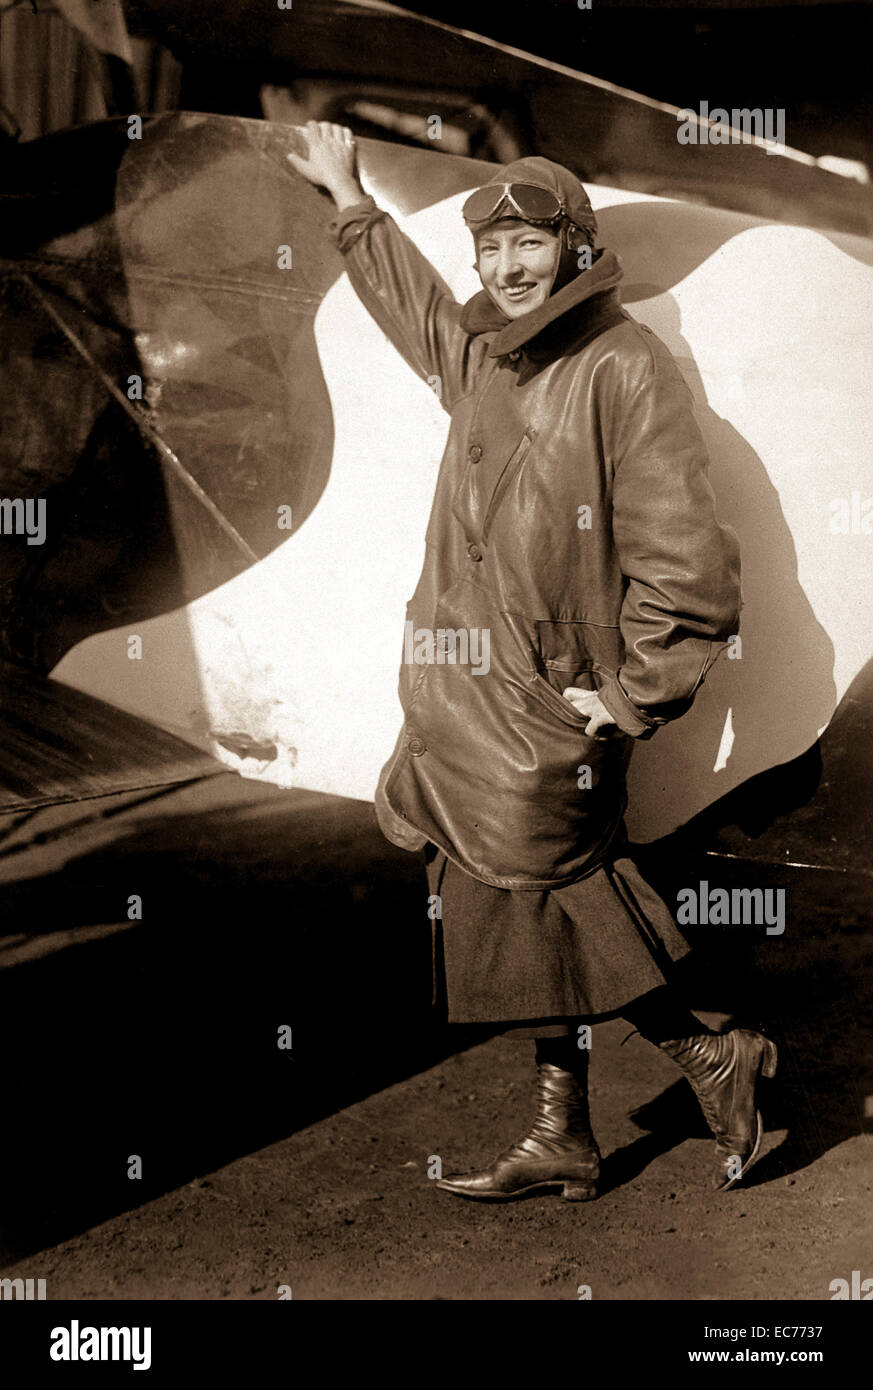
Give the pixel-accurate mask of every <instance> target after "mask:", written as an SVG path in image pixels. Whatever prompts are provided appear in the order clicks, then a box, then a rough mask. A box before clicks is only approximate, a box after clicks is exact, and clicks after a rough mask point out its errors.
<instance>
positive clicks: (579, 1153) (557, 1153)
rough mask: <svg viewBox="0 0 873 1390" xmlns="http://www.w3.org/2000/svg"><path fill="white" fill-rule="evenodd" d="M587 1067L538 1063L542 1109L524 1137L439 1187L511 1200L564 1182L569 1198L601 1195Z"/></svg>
mask: <svg viewBox="0 0 873 1390" xmlns="http://www.w3.org/2000/svg"><path fill="white" fill-rule="evenodd" d="M586 1074H587V1071H586V1067H585V1063H584V1062H582V1061H581V1060H580V1063H579V1067H578V1071H577V1074H574V1073H573V1072H568V1071H563V1070H562V1069H561V1068H560V1067H556V1066H552V1065H551V1064H550V1063H547V1062H540V1063H538V1064H537V1077H538V1090H537V1111H536V1117H535V1119H534V1122H533V1125H532V1126H531V1129H530V1132H529V1133H528V1134H527V1135H526V1136H525V1138H524V1139H522V1140H520V1141H519V1142H518V1143H517V1144H513V1145H512V1146H511V1147H510V1148H508V1149H504V1151H503V1152H502V1153H501V1154H499V1155H498V1157H497V1158H496V1159H495V1160H494V1162H493V1163H492V1164H491V1166H490V1168H483V1169H480V1170H479V1171H477V1172H473V1173H450V1174H448V1176H446V1177H444V1178H439V1179H438V1180H437V1184H436V1185H437V1187H441V1188H443V1190H444V1191H446V1192H454V1194H455V1195H456V1196H457V1197H474V1198H478V1199H479V1200H480V1201H492V1202H505V1201H507V1200H509V1199H510V1198H512V1197H519V1196H521V1194H522V1193H524V1192H532V1191H535V1190H536V1189H538V1188H551V1187H561V1188H562V1189H563V1191H562V1196H563V1197H564V1198H565V1200H566V1201H568V1202H588V1201H591V1200H592V1199H593V1198H594V1197H596V1196H597V1181H598V1178H599V1176H600V1152H599V1150H598V1148H597V1144H596V1143H595V1141H594V1136H593V1134H592V1133H591V1122H590V1119H589V1115H588V1093H587V1085H586Z"/></svg>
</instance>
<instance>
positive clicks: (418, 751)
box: [406, 738, 426, 758]
mask: <svg viewBox="0 0 873 1390" xmlns="http://www.w3.org/2000/svg"><path fill="white" fill-rule="evenodd" d="M406 747H407V748H408V749H409V751H410V753H411V754H412V756H413V758H420V757H421V755H422V753H424V752H425V751H426V745H425V743H424V741H423V740H422V739H420V738H411V739H410V740H409V742H408V743H407V745H406Z"/></svg>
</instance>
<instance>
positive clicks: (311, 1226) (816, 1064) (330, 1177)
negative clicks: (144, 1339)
mask: <svg viewBox="0 0 873 1390" xmlns="http://www.w3.org/2000/svg"><path fill="white" fill-rule="evenodd" d="M213 782H214V786H213V788H212V790H211V792H210V793H209V796H208V797H207V796H206V794H205V793H203V792H201V793H198V794H197V795H198V796H199V797H200V800H199V802H197V803H196V804H195V802H193V801H192V797H193V796H194V793H191V792H180V793H177V794H176V795H175V799H174V797H173V796H170V797H169V798H168V799H167V802H168V803H169V805H168V804H167V803H165V804H164V806H163V808H162V809H161V810H160V812H159V813H158V812H149V813H148V814H146V813H145V812H139V813H135V814H134V813H131V814H130V815H129V816H128V817H127V818H126V817H125V816H120V817H119V818H118V819H117V821H116V822H115V827H114V828H113V829H112V830H111V831H109V830H108V829H107V828H106V827H105V825H104V826H103V827H101V828H100V829H99V832H97V831H95V832H94V833H93V835H92V838H91V841H90V842H89V843H83V842H81V840H80V841H79V842H78V843H77V847H76V849H75V852H73V851H71V849H70V848H69V846H67V847H66V848H64V849H63V850H61V849H55V850H54V851H53V852H52V853H53V855H54V857H53V858H52V855H51V854H49V852H48V851H47V850H46V849H45V848H43V849H42V850H41V851H40V854H41V858H40V859H39V869H40V873H39V874H38V875H37V874H33V873H32V874H31V876H30V877H29V878H28V877H26V876H25V875H24V874H23V873H22V870H21V868H20V867H18V868H16V869H15V870H14V873H12V872H11V871H9V872H8V873H7V883H6V886H5V887H4V888H3V890H2V894H0V896H2V907H3V909H4V923H5V927H4V930H5V931H6V933H7V937H6V942H7V949H6V950H5V951H4V952H3V956H2V958H3V959H5V960H6V961H7V969H6V970H5V971H0V980H2V983H3V989H4V1017H5V1018H6V1020H7V1026H8V1029H9V1034H8V1036H9V1037H11V1038H12V1039H18V1040H19V1041H21V1042H22V1044H23V1045H22V1046H21V1047H19V1049H18V1052H17V1058H18V1068H17V1075H18V1076H19V1080H18V1083H17V1084H12V1085H11V1086H10V1087H8V1088H7V1097H6V1101H5V1107H6V1118H7V1120H11V1121H12V1124H11V1125H10V1127H9V1129H8V1131H7V1132H8V1134H10V1135H12V1136H13V1138H12V1143H11V1144H7V1145H6V1147H5V1149H4V1168H5V1181H4V1184H3V1190H4V1192H5V1202H4V1227H3V1235H4V1245H5V1266H4V1267H3V1269H2V1274H3V1276H4V1277H15V1276H21V1277H22V1278H44V1279H46V1282H47V1294H48V1297H49V1298H51V1299H98V1298H109V1299H139V1298H145V1299H164V1298H168V1299H276V1298H277V1297H279V1291H280V1289H282V1288H283V1287H284V1288H286V1289H287V1288H290V1289H291V1291H292V1296H293V1298H295V1299H316V1300H323V1299H331V1300H343V1299H407V1300H433V1299H444V1300H463V1299H480V1300H540V1299H547V1300H554V1299H577V1298H579V1296H580V1294H579V1289H580V1286H587V1287H588V1288H590V1290H591V1297H592V1298H594V1299H626V1300H633V1299H647V1300H648V1299H663V1298H666V1299H690V1300H700V1299H729V1300H732V1299H758V1300H773V1299H791V1300H793V1299H811V1300H825V1299H829V1298H830V1296H831V1294H830V1290H829V1285H830V1283H831V1281H832V1280H834V1279H838V1278H845V1279H849V1280H850V1279H851V1275H852V1271H853V1270H860V1271H861V1273H862V1277H866V1276H870V1275H873V1250H871V1245H873V1241H871V1234H870V1210H871V1186H873V1169H871V1164H870V1157H871V1140H870V1137H869V1128H870V1119H871V1114H873V1104H871V1099H870V1098H871V1095H873V1075H871V1050H873V1048H871V1041H870V1038H871V1032H870V1023H871V1017H870V1015H871V1001H870V989H869V980H870V975H871V965H873V960H871V957H873V921H871V917H870V908H869V896H870V894H869V889H868V888H867V887H865V886H863V885H862V886H861V887H859V886H858V884H857V883H856V884H855V885H854V886H853V885H852V884H850V882H849V880H848V879H847V878H846V877H845V876H843V875H836V874H834V875H830V876H828V875H827V874H825V875H815V876H814V877H813V878H811V879H809V880H807V881H805V886H804V889H803V892H802V893H800V894H795V897H794V900H793V901H792V898H791V897H790V896H789V900H788V901H789V913H788V919H787V927H786V932H785V934H784V936H783V937H781V938H775V937H773V938H763V937H762V939H761V940H760V942H759V943H758V947H757V950H758V968H759V970H760V971H761V972H762V978H763V981H764V986H763V988H762V990H761V991H760V992H759V995H758V996H757V1002H758V1004H759V1005H760V1003H761V998H762V997H763V998H766V1000H767V1001H768V1007H767V1009H766V1010H765V1013H766V1018H765V1019H764V1020H763V1021H764V1022H765V1024H766V1027H767V1030H768V1032H769V1033H770V1035H771V1036H772V1037H773V1038H774V1039H775V1040H776V1041H777V1044H778V1046H779V1049H780V1065H779V1072H778V1075H777V1078H776V1080H775V1081H774V1082H772V1083H769V1082H767V1083H764V1099H763V1106H764V1114H765V1121H766V1124H767V1128H768V1133H767V1138H766V1141H765V1145H764V1150H763V1155H762V1158H761V1159H760V1161H759V1162H758V1164H757V1165H756V1166H755V1168H754V1169H753V1170H752V1172H751V1173H750V1175H749V1177H748V1179H747V1180H746V1182H745V1184H744V1185H741V1186H739V1187H737V1188H736V1189H734V1190H733V1191H731V1192H729V1193H724V1194H719V1193H716V1192H714V1191H712V1190H711V1189H710V1186H709V1184H710V1180H711V1172H712V1149H713V1141H712V1139H711V1137H709V1135H708V1132H707V1130H706V1128H705V1126H704V1124H703V1122H702V1119H701V1117H700V1115H699V1112H698V1110H697V1107H696V1102H695V1101H694V1098H693V1096H692V1094H691V1091H690V1089H689V1087H688V1085H687V1083H686V1082H685V1081H684V1080H683V1079H682V1078H681V1074H680V1073H679V1072H678V1070H677V1069H676V1068H675V1066H674V1065H673V1063H671V1062H670V1060H669V1059H668V1058H667V1057H666V1056H664V1055H663V1054H662V1053H660V1052H658V1051H657V1049H655V1048H654V1047H652V1046H651V1045H650V1044H648V1043H646V1042H645V1041H644V1040H643V1039H642V1038H640V1037H639V1036H638V1035H633V1036H630V1037H628V1034H629V1033H630V1025H628V1024H626V1023H624V1022H622V1021H621V1020H613V1021H611V1022H607V1023H604V1024H600V1025H597V1026H596V1027H595V1029H594V1035H593V1045H592V1054H591V1093H592V1119H593V1124H594V1129H595V1132H596V1135H597V1138H598V1141H599V1143H600V1147H601V1149H602V1151H603V1153H604V1155H605V1156H606V1164H605V1187H606V1190H605V1192H604V1194H603V1195H602V1196H601V1197H600V1198H599V1199H598V1200H597V1201H595V1202H588V1203H580V1204H574V1203H566V1202H564V1201H562V1200H561V1199H560V1197H559V1196H555V1195H543V1194H536V1195H532V1196H530V1197H527V1198H524V1199H522V1200H519V1201H515V1202H512V1203H501V1204H480V1203H474V1202H469V1201H463V1200H460V1199H458V1198H455V1197H453V1196H452V1195H450V1194H449V1193H446V1192H443V1191H440V1190H439V1189H437V1188H436V1187H435V1185H434V1183H433V1182H432V1181H431V1179H430V1177H429V1176H428V1172H429V1169H430V1170H432V1169H433V1163H432V1161H431V1160H432V1157H433V1156H437V1157H439V1159H440V1160H441V1162H442V1165H443V1169H444V1171H446V1172H449V1171H452V1170H453V1169H455V1168H463V1167H466V1166H468V1165H472V1164H477V1163H479V1162H480V1161H485V1160H489V1159H490V1158H491V1157H493V1156H494V1154H495V1153H496V1152H497V1150H498V1149H499V1148H500V1147H502V1146H503V1145H504V1144H505V1143H508V1142H510V1141H511V1140H513V1139H515V1138H518V1137H520V1135H521V1134H522V1133H523V1132H524V1130H525V1127H526V1125H527V1122H528V1120H529V1118H530V1116H531V1114H532V1108H533V1100H534V1074H533V1065H532V1052H533V1044H532V1043H529V1042H519V1041H515V1042H511V1041H508V1040H506V1039H502V1038H499V1037H493V1036H492V1037H486V1038H484V1040H482V1039H481V1035H476V1036H474V1037H471V1036H470V1035H469V1034H468V1033H465V1032H464V1031H463V1030H460V1031H459V1030H454V1031H453V1030H449V1031H448V1034H447V1033H446V1031H445V1030H442V1031H441V1030H439V1029H433V1028H431V1027H430V1025H429V1024H428V1023H427V1022H426V1021H425V1022H424V1023H422V1019H425V1020H426V1015H427V1010H426V1009H421V1008H420V1002H421V1001H420V998H419V994H418V992H417V987H416V989H411V991H410V992H411V1000H410V1001H409V1003H408V1008H407V1010H406V1012H405V1013H404V1012H403V1008H402V1007H401V1005H400V1004H399V1003H398V1002H397V1001H398V977H397V975H396V974H390V973H389V974H387V975H386V971H385V968H384V967H385V961H386V960H388V959H389V958H390V960H391V963H392V964H391V970H392V971H393V970H396V969H398V968H402V970H404V971H405V970H407V967H408V969H409V971H410V972H411V973H410V975H409V979H410V980H411V979H412V974H414V973H416V972H418V971H419V966H420V964H421V960H420V957H419V955H418V954H416V952H417V950H418V947H417V946H416V947H415V949H414V950H413V949H412V947H410V951H411V954H410V956H409V958H408V960H407V961H406V962H404V961H402V960H401V961H400V964H399V966H398V958H399V954H400V952H399V948H398V942H399V941H400V939H401V938H400V937H394V936H392V930H393V929H391V928H390V927H389V926H388V925H386V924H385V923H384V921H383V919H379V921H380V925H381V927H382V928H383V930H382V935H381V936H376V935H374V934H373V927H372V922H373V920H374V919H373V918H372V916H371V915H370V914H369V906H368V905H371V901H372V902H375V901H376V900H378V899H379V897H380V894H382V895H384V892H385V882H386V881H390V882H391V883H392V884H394V886H395V889H396V891H397V892H399V893H400V897H401V898H402V896H403V893H404V892H405V891H406V889H405V888H404V886H403V882H402V879H403V875H404V874H409V873H411V870H410V869H409V868H408V867H407V859H409V857H408V856H401V854H400V852H399V851H398V852H397V855H396V856H394V854H393V852H388V858H387V860H384V862H383V863H382V868H381V869H379V868H378V867H376V868H374V860H373V855H374V854H377V853H382V851H381V850H378V846H379V840H378V836H377V832H375V831H371V829H370V820H369V817H370V814H371V808H369V807H364V806H363V805H362V804H360V803H343V802H341V801H340V800H339V799H337V798H313V797H311V796H309V795H308V794H304V795H302V796H301V794H297V793H294V794H279V793H274V792H273V791H272V790H270V789H258V790H257V791H256V792H255V791H253V792H252V793H251V794H250V795H249V796H248V799H247V804H246V807H245V809H244V811H243V810H241V809H240V807H239V806H238V805H237V804H236V803H235V802H234V804H233V806H232V807H230V803H229V801H228V796H227V795H225V792H224V791H223V790H222V787H224V788H225V790H226V788H227V787H228V786H229V785H230V784H231V783H236V784H238V783H239V779H224V778H216V779H213ZM228 795H229V793H228ZM209 797H211V798H212V799H211V801H209ZM222 797H224V800H222ZM186 798H187V800H186ZM206 802H208V803H209V804H205V803H206ZM76 810H77V814H79V815H81V813H82V807H81V806H79V807H78V808H76ZM194 810H196V817H197V828H196V831H193V830H192V814H193V812H194ZM183 813H184V814H183ZM131 816H132V819H131ZM295 817H296V819H295ZM125 823H126V827H127V828H126V829H125V830H124V832H123V833H122V832H121V831H120V830H119V828H118V827H119V825H120V824H125ZM304 826H305V831H304V829H303V827H304ZM340 830H342V832H343V833H342V834H341V835H340V834H338V832H339V831H340ZM23 833H24V832H23V831H19V836H21V835H22V834H23ZM89 834H91V832H89ZM192 837H193V838H192ZM218 842H220V844H219V843H218ZM207 843H208V844H209V845H210V853H209V854H208V855H207V852H206V848H205V846H206V845H207ZM278 843H284V844H286V845H291V844H293V847H294V848H293V859H294V867H295V874H294V878H295V883H296V884H297V888H296V890H295V891H296V894H297V896H294V897H291V898H289V897H288V893H289V889H288V883H287V878H288V875H287V870H288V859H287V857H286V858H285V860H284V863H285V873H284V875H282V874H279V873H278V871H277V870H275V869H274V870H273V871H272V872H273V881H272V882H270V881H268V879H269V865H270V864H275V860H276V845H277V844H278ZM35 852H36V851H35V850H34V851H32V852H31V851H29V852H28V853H35ZM206 859H208V860H209V863H208V865H206V864H205V860H206ZM16 863H17V864H19V866H20V865H22V864H25V863H31V864H32V861H31V860H30V859H28V854H24V853H23V854H21V855H19V856H18V858H17V860H16ZM180 865H183V866H184V872H182V871H181V870H180ZM253 865H257V866H258V867H257V870H256V869H255V868H254V867H253ZM774 872H775V871H774ZM783 872H784V871H783ZM162 875H163V877H162ZM380 875H382V876H383V877H380ZM385 876H387V879H386V877H385ZM710 878H711V880H712V881H717V875H716V873H715V872H712V873H711V874H710ZM183 880H184V881H183ZM280 880H281V881H280ZM301 881H302V882H303V884H304V885H308V887H307V888H306V889H301V888H300V883H301ZM773 881H776V879H775V878H774V879H773ZM779 881H782V880H779ZM170 882H172V887H173V892H172V894H170V893H169V891H168V890H167V886H166V885H167V884H168V883H170ZM255 884H256V885H257V888H256V889H255V887H254V886H253V885H255ZM328 884H329V885H330V888H329V889H328V886H327V885H328ZM398 885H399V886H398ZM134 886H136V887H137V888H138V889H139V891H140V892H141V893H142V895H143V901H144V912H143V921H142V922H124V921H121V920H119V921H113V919H112V917H111V916H110V914H109V913H108V912H107V911H106V899H107V896H108V898H109V899H111V900H113V901H117V900H119V899H121V895H122V894H123V899H122V900H123V901H126V898H127V890H128V889H129V890H130V891H131V892H132V891H134ZM408 886H409V885H407V887H408ZM412 891H414V893H418V891H419V885H418V884H417V882H416V883H415V884H413V885H412ZM301 892H303V896H302V897H301V896H300V893H301ZM331 893H333V894H335V893H341V899H336V897H335V896H334V897H332V896H331ZM235 894H238V895H239V897H238V898H236V897H234V895H235ZM219 897H220V898H222V899H224V900H225V902H226V903H227V902H228V901H229V903H230V906H231V908H232V909H233V911H232V915H231V919H230V923H229V925H228V928H227V931H226V933H223V932H222V931H221V930H220V928H219V925H218V924H217V922H216V918H215V915H214V914H215V906H216V902H217V900H218V898H219ZM404 901H405V900H404ZM416 901H417V899H416ZM197 902H199V903H200V905H201V906H200V911H199V913H198V912H195V911H194V908H193V904H194V903H197ZM241 903H246V904H247V905H248V909H249V913H250V916H249V917H248V918H246V917H245V915H244V913H243V912H242V911H241V908H240V904H241ZM280 903H282V904H284V914H285V915H284V916H283V917H282V922H281V927H282V938H281V940H282V943H283V944H282V953H283V954H282V955H281V958H280V957H279V956H277V950H278V948H277V947H276V945H275V942H276V940H277V938H276V936H275V932H276V930H277V926H276V924H277V911H278V908H277V904H280ZM86 904H87V905H88V906H87V910H86V909H85V905H86ZM98 904H99V906H98ZM405 910H406V909H405V908H404V909H403V910H402V911H401V910H399V918H400V919H404V914H405ZM416 911H418V909H417V908H416ZM10 912H11V913H13V918H14V920H15V921H16V922H17V925H18V930H17V932H15V931H13V932H10V930H9V928H10V921H11V920H12V919H11V918H10ZM47 917H48V918H50V919H51V920H49V921H46V920H45V919H46V918H47ZM156 917H157V918H160V920H158V921H156V920H155V919H156ZM170 919H172V920H170ZM417 920H418V919H417ZM40 923H42V924H43V925H42V926H41V927H40V925H39V924H40ZM363 923H368V924H369V930H368V931H366V932H363V933H362V924H363ZM150 924H151V925H150ZM404 930H405V931H406V932H407V934H408V932H409V923H408V921H407V922H406V925H405V928H404ZM271 933H272V935H271ZM271 943H273V944H271ZM356 952H357V954H355V953H356ZM380 953H381V954H380ZM338 960H339V961H341V962H342V963H343V967H345V968H343V969H341V970H339V971H338V969H337V961H338ZM380 971H381V973H380ZM331 972H333V973H331ZM291 975H295V977H299V976H301V975H302V976H303V980H302V984H303V991H302V992H299V991H298V993H296V994H292V993H289V992H288V986H287V979H288V978H290V976H291ZM416 978H417V975H416ZM277 981H278V983H277ZM298 983H299V980H298ZM419 983H420V982H419ZM386 999H387V1000H389V1003H388V1004H386ZM391 1000H393V1001H394V1005H393V1008H392V1007H391V1005H390V1001H391ZM283 1022H287V1023H289V1024H290V1023H292V1022H293V1023H294V1025H295V1027H294V1038H293V1041H294V1050H293V1051H292V1052H290V1053H288V1052H284V1051H282V1052H280V1051H279V1050H278V1049H277V1048H276V1045H275V1037H276V1025H277V1023H278V1024H282V1023H283ZM134 1154H139V1155H140V1156H141V1158H142V1167H143V1174H144V1176H143V1179H141V1180H134V1179H130V1178H129V1177H128V1176H127V1173H128V1166H129V1165H128V1160H129V1158H130V1157H131V1156H132V1155H134Z"/></svg>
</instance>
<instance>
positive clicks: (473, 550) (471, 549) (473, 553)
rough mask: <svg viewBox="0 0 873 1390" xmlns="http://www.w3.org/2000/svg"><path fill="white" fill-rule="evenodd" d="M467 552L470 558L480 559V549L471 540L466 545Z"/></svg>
mask: <svg viewBox="0 0 873 1390" xmlns="http://www.w3.org/2000/svg"><path fill="white" fill-rule="evenodd" d="M467 554H468V555H469V557H470V559H471V560H481V559H482V551H481V550H480V549H479V547H478V545H476V544H475V543H474V542H473V541H471V542H470V544H469V545H468V546H467Z"/></svg>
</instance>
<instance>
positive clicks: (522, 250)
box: [476, 217, 564, 319]
mask: <svg viewBox="0 0 873 1390" xmlns="http://www.w3.org/2000/svg"><path fill="white" fill-rule="evenodd" d="M563 249H564V248H563V241H562V238H561V236H560V235H559V234H558V233H557V232H555V231H553V230H552V229H551V228H550V227H532V226H530V225H529V224H528V223H526V222H521V221H519V220H518V219H516V218H509V217H507V218H501V219H500V221H498V222H494V223H492V225H491V226H489V227H488V228H487V230H486V231H483V232H479V233H477V234H476V269H477V270H478V272H479V278H480V279H481V281H482V284H483V285H484V287H485V289H486V290H487V291H488V293H489V294H490V295H491V298H492V299H493V300H494V303H495V304H496V305H497V307H498V309H502V310H503V312H504V313H505V314H506V316H507V317H508V318H511V319H514V318H518V317H519V316H520V315H521V314H526V313H528V311H529V310H531V309H539V308H540V306H541V305H543V304H545V302H546V300H547V299H548V297H549V295H550V294H551V293H552V287H553V285H554V284H555V281H556V279H557V275H558V268H559V266H560V263H561V259H562V251H563Z"/></svg>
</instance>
